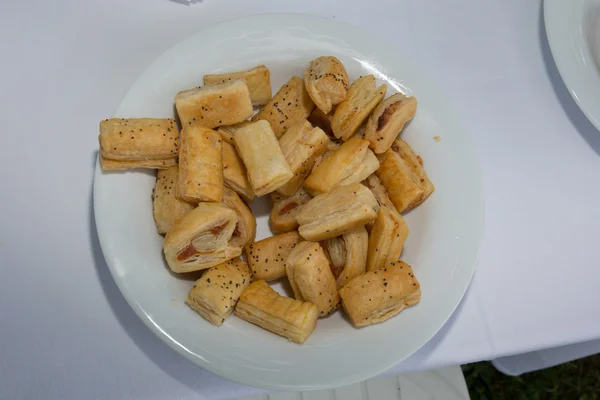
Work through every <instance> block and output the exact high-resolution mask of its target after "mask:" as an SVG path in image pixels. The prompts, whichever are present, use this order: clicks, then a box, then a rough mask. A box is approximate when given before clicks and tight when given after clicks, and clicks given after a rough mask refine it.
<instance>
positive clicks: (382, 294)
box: [340, 261, 421, 327]
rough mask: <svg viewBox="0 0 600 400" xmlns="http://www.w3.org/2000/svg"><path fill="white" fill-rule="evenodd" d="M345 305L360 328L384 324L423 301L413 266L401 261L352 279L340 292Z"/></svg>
mask: <svg viewBox="0 0 600 400" xmlns="http://www.w3.org/2000/svg"><path fill="white" fill-rule="evenodd" d="M340 296H341V298H342V305H343V307H344V310H345V311H346V314H348V316H349V317H350V320H351V321H352V324H353V325H354V326H356V327H361V326H366V325H371V324H377V323H380V322H384V321H386V320H388V319H390V318H391V317H393V316H395V315H396V314H398V313H399V312H400V311H402V310H403V309H404V308H405V307H408V306H412V305H414V304H416V303H418V302H419V300H420V299H421V287H420V285H419V281H417V278H415V276H414V274H413V271H412V268H411V267H410V265H408V264H406V263H404V262H402V261H398V262H396V263H394V264H389V265H386V266H385V267H384V268H382V269H377V270H374V271H370V272H367V273H366V274H364V275H361V276H358V277H356V278H354V279H352V280H351V281H350V282H348V284H346V286H344V287H343V288H342V289H340Z"/></svg>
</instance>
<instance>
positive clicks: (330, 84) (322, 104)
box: [304, 56, 349, 114]
mask: <svg viewBox="0 0 600 400" xmlns="http://www.w3.org/2000/svg"><path fill="white" fill-rule="evenodd" d="M348 85H349V80H348V73H347V72H346V68H344V64H342V62H341V61H340V60H338V59H337V58H335V57H332V56H323V57H317V58H315V59H314V60H312V61H311V62H310V63H309V64H308V68H306V71H304V86H305V87H306V91H307V92H308V95H309V96H310V98H311V99H312V101H313V102H314V103H315V105H316V106H317V108H319V109H320V110H321V111H322V112H323V113H325V114H327V113H328V112H330V111H331V110H332V109H333V106H335V105H337V104H339V103H341V102H342V101H344V99H345V98H346V96H347V94H348Z"/></svg>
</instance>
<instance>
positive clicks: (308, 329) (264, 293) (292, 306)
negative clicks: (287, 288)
mask: <svg viewBox="0 0 600 400" xmlns="http://www.w3.org/2000/svg"><path fill="white" fill-rule="evenodd" d="M235 315H236V317H238V318H241V319H243V320H246V321H248V322H250V323H253V324H255V325H258V326H260V327H261V328H264V329H266V330H268V331H271V332H273V333H275V334H277V335H280V336H283V337H285V338H288V339H289V340H291V341H293V342H296V343H304V342H305V341H306V339H308V337H309V336H310V334H311V333H312V332H313V331H314V330H315V326H316V325H317V318H318V317H319V311H318V310H317V306H315V305H314V304H312V303H309V302H301V301H298V300H294V299H290V298H289V297H284V296H280V295H279V294H278V293H277V292H276V291H274V290H273V289H271V287H270V286H269V284H268V283H267V282H265V281H256V282H253V283H252V284H250V286H249V287H248V288H247V289H246V290H244V292H243V293H242V296H241V297H240V300H239V301H238V304H237V306H236V308H235Z"/></svg>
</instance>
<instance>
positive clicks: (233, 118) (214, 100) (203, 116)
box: [175, 79, 254, 128]
mask: <svg viewBox="0 0 600 400" xmlns="http://www.w3.org/2000/svg"><path fill="white" fill-rule="evenodd" d="M175 107H176V108H177V115H179V119H180V120H181V125H182V126H183V127H184V128H185V127H187V126H191V125H200V126H204V127H206V128H216V127H217V126H221V125H233V124H237V123H238V122H242V121H244V120H245V119H247V118H249V117H250V116H252V113H253V112H254V110H253V109H252V101H251V100H250V92H249V91H248V86H247V85H246V82H244V80H242V79H236V80H235V81H228V82H225V83H215V84H214V85H208V86H203V87H200V88H194V89H189V90H184V91H182V92H179V93H177V96H175Z"/></svg>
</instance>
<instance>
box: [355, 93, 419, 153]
mask: <svg viewBox="0 0 600 400" xmlns="http://www.w3.org/2000/svg"><path fill="white" fill-rule="evenodd" d="M416 112H417V99H415V98H414V97H406V96H405V95H403V94H402V93H397V94H395V95H393V96H390V97H388V98H387V99H385V100H383V101H382V102H381V103H379V105H378V106H377V107H376V108H375V110H373V114H371V116H370V117H369V120H368V121H367V125H366V127H365V139H367V140H368V141H369V143H370V147H371V149H373V151H374V152H375V154H382V153H384V152H385V151H387V149H389V148H390V146H391V145H392V143H394V140H395V139H396V137H397V136H398V135H399V134H400V132H402V129H403V128H404V124H406V123H407V122H408V121H410V120H411V119H412V118H413V117H414V115H415V113H416Z"/></svg>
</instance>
